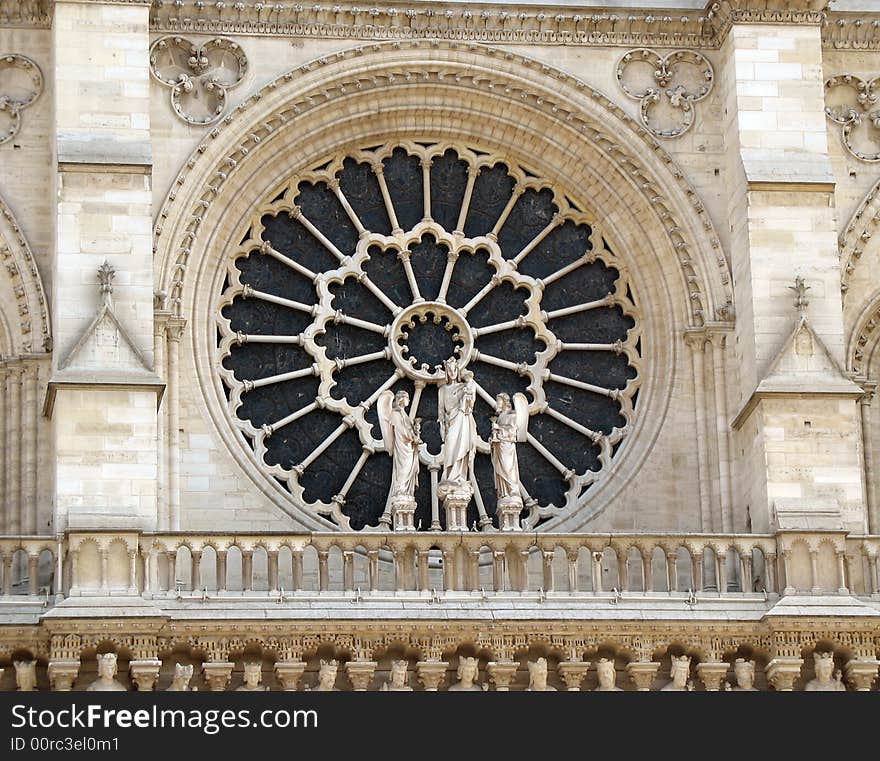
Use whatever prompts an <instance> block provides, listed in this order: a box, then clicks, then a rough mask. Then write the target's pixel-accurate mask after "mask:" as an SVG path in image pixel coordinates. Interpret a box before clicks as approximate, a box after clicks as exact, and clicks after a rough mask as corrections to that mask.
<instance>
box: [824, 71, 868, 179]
mask: <svg viewBox="0 0 880 761" xmlns="http://www.w3.org/2000/svg"><path fill="white" fill-rule="evenodd" d="M878 91H880V77H875V78H874V79H868V80H865V79H862V78H861V77H857V76H855V75H854V74H840V75H838V76H836V77H831V78H830V79H828V80H827V81H826V82H825V103H826V105H825V113H826V115H827V116H828V118H829V119H831V121H833V122H834V123H835V124H839V125H841V128H842V129H841V132H842V134H843V144H844V146H846V149H847V150H848V151H849V152H850V153H851V154H852V155H853V156H855V157H856V158H857V159H860V160H862V161H870V162H874V161H880V108H878V107H877V93H878Z"/></svg>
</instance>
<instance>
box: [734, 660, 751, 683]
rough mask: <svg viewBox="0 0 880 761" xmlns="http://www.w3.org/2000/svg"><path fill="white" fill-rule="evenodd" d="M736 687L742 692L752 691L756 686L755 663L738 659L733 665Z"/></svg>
mask: <svg viewBox="0 0 880 761" xmlns="http://www.w3.org/2000/svg"><path fill="white" fill-rule="evenodd" d="M733 674H734V676H735V677H736V686H737V687H739V688H740V689H741V690H751V689H752V687H753V686H754V684H755V662H754V661H747V660H746V659H745V658H737V659H736V661H734V664H733Z"/></svg>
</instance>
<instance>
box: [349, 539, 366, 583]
mask: <svg viewBox="0 0 880 761" xmlns="http://www.w3.org/2000/svg"><path fill="white" fill-rule="evenodd" d="M351 564H352V568H351V572H352V584H353V586H354V588H355V589H360V590H361V591H362V592H365V591H367V590H368V589H369V588H370V561H369V557H368V555H367V548H366V547H364V545H362V544H359V545H357V546H356V547H355V548H354V554H353V555H352V558H351Z"/></svg>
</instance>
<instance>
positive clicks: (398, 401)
mask: <svg viewBox="0 0 880 761" xmlns="http://www.w3.org/2000/svg"><path fill="white" fill-rule="evenodd" d="M394 406H395V407H396V408H397V409H399V410H405V409H406V408H407V406H409V394H408V393H406V391H398V392H397V393H396V394H395V395H394Z"/></svg>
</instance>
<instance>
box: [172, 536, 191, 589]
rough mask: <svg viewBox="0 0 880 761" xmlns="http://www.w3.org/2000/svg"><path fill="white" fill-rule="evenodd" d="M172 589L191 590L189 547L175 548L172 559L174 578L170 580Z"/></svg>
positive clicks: (185, 545)
mask: <svg viewBox="0 0 880 761" xmlns="http://www.w3.org/2000/svg"><path fill="white" fill-rule="evenodd" d="M171 588H172V589H192V588H193V586H192V551H191V550H190V548H189V545H187V544H182V545H180V547H178V548H177V554H176V555H175V557H174V578H173V579H171Z"/></svg>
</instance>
